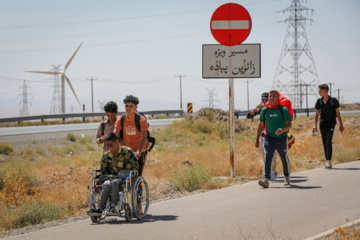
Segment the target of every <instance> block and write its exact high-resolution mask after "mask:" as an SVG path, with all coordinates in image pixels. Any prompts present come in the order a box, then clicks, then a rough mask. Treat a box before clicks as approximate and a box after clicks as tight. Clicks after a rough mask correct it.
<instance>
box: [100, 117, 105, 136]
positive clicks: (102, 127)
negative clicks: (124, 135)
mask: <svg viewBox="0 0 360 240" xmlns="http://www.w3.org/2000/svg"><path fill="white" fill-rule="evenodd" d="M105 125H106V120H105V121H102V122H101V130H102V131H101V133H102V136H104V130H105Z"/></svg>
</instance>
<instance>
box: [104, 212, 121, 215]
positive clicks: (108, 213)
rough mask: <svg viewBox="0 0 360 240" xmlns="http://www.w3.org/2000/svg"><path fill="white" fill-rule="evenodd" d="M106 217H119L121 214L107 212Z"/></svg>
mask: <svg viewBox="0 0 360 240" xmlns="http://www.w3.org/2000/svg"><path fill="white" fill-rule="evenodd" d="M105 216H119V213H113V212H106V213H105Z"/></svg>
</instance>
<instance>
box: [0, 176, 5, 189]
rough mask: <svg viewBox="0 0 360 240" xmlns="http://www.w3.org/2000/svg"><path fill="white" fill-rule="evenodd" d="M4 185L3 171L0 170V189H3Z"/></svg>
mask: <svg viewBox="0 0 360 240" xmlns="http://www.w3.org/2000/svg"><path fill="white" fill-rule="evenodd" d="M4 186H5V172H4V171H1V172H0V191H1V190H3V188H4Z"/></svg>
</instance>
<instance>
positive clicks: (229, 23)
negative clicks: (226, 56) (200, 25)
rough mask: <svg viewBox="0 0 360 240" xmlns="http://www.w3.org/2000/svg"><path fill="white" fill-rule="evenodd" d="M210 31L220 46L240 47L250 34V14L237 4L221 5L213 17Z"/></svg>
mask: <svg viewBox="0 0 360 240" xmlns="http://www.w3.org/2000/svg"><path fill="white" fill-rule="evenodd" d="M210 29H211V33H212V35H213V36H214V38H215V39H216V41H218V42H219V43H220V44H222V45H225V46H235V45H238V44H240V43H242V42H243V41H245V39H246V38H247V37H248V36H249V34H250V31H251V18H250V14H249V13H248V11H247V10H246V9H245V8H244V7H243V6H241V5H239V4H236V3H227V4H224V5H221V6H220V7H218V8H217V9H216V10H215V12H214V13H213V15H212V17H211V21H210Z"/></svg>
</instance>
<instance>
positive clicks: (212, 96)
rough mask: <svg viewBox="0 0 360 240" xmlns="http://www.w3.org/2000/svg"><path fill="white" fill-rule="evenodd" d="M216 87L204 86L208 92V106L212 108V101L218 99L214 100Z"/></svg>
mask: <svg viewBox="0 0 360 240" xmlns="http://www.w3.org/2000/svg"><path fill="white" fill-rule="evenodd" d="M215 89H216V87H215V88H213V89H211V90H210V89H208V88H206V90H207V91H208V92H209V93H208V94H209V108H214V101H218V100H214V95H216V93H214V91H215Z"/></svg>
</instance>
